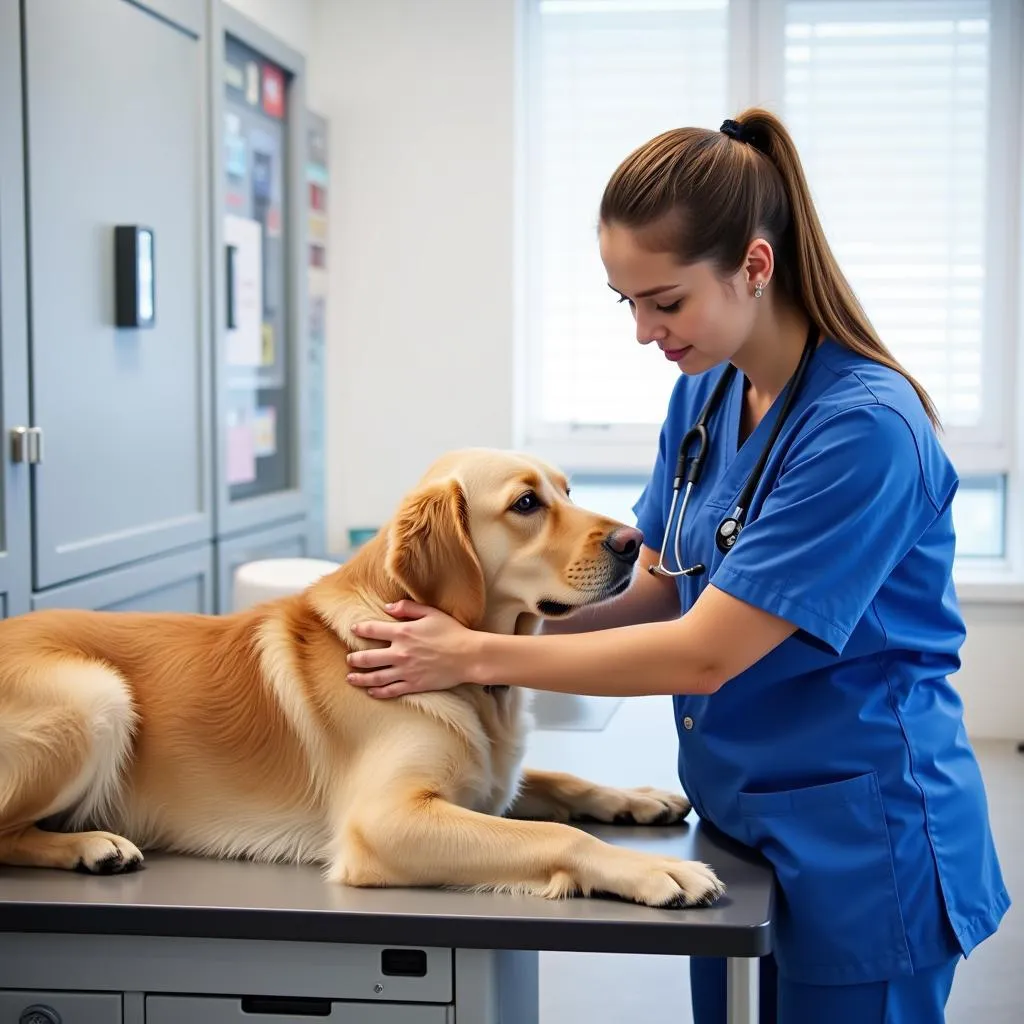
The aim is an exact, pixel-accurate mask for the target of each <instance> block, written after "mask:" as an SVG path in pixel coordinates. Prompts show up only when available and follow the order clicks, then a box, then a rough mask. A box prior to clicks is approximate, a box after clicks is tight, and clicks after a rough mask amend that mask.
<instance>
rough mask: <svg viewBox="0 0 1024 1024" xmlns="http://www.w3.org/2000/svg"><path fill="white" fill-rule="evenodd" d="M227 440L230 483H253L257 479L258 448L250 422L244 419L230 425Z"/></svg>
mask: <svg viewBox="0 0 1024 1024" xmlns="http://www.w3.org/2000/svg"><path fill="white" fill-rule="evenodd" d="M227 442H228V444H227V447H228V451H227V467H226V468H227V473H226V474H225V475H226V476H227V481H228V485H229V486H230V485H232V484H248V483H252V481H253V480H255V479H256V449H255V445H254V438H253V431H252V427H251V426H250V424H249V423H247V422H246V421H245V420H243V421H242V422H241V423H237V424H234V425H232V426H229V427H228V438H227Z"/></svg>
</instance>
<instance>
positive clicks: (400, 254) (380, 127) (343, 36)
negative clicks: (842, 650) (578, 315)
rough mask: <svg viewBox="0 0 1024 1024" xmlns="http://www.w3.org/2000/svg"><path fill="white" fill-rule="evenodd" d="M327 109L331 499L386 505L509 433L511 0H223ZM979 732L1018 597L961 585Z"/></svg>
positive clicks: (333, 518)
mask: <svg viewBox="0 0 1024 1024" xmlns="http://www.w3.org/2000/svg"><path fill="white" fill-rule="evenodd" d="M231 2H232V3H234V5H235V6H237V7H239V8H240V9H241V10H243V11H244V12H245V13H247V14H249V15H250V16H252V17H254V18H255V19H256V20H260V21H262V22H263V23H264V24H265V25H266V27H267V28H268V29H269V30H270V31H272V32H276V33H278V34H280V35H281V36H282V37H283V38H284V39H285V40H286V41H288V42H289V43H290V44H291V45H292V46H294V47H295V48H296V49H299V50H301V51H303V52H305V53H306V54H307V57H308V58H309V72H310V83H309V93H310V97H311V99H310V102H311V104H312V105H313V106H314V107H316V108H317V109H318V110H319V111H320V112H321V113H323V114H324V115H326V116H327V117H328V119H329V121H330V130H331V154H330V156H331V173H332V179H331V192H330V200H331V211H330V213H331V229H330V230H331V234H330V268H329V270H330V288H331V290H330V297H329V309H328V360H327V361H328V373H329V381H328V386H327V396H328V403H327V404H328V445H329V447H328V463H329V480H328V495H329V507H328V518H329V521H330V539H331V543H332V545H334V546H336V547H339V548H340V547H343V546H344V545H345V531H346V529H347V528H348V527H349V526H362V525H376V524H378V523H380V522H381V521H383V520H384V519H385V518H387V517H388V516H389V515H390V513H391V511H392V509H393V507H394V505H395V503H396V502H397V501H398V499H399V497H400V496H401V494H402V492H403V491H404V490H405V489H406V488H407V487H409V486H410V485H411V484H412V483H413V481H414V480H415V479H416V478H417V477H418V475H419V474H420V472H421V471H422V470H423V469H424V468H425V466H426V465H427V463H428V462H429V461H430V459H432V458H433V457H434V456H435V455H437V454H439V453H441V452H442V451H444V450H445V449H447V448H450V447H455V446H459V445H465V444H485V445H498V446H507V445H510V444H512V441H513V433H512V416H513V399H512V383H511V380H512V369H513V338H514V329H513V322H514V281H513V250H514V237H515V235H514V232H515V219H514V218H515V212H514V206H513V199H514V159H515V156H516V153H515V128H514V125H515V83H514V66H515V59H516V55H515V32H514V26H515V16H516V0H429V2H423V0H372V2H370V0H367V2H365V3H364V2H355V0H231ZM966 615H967V621H968V639H967V643H966V645H965V647H964V652H963V656H964V668H963V670H962V671H961V673H960V674H959V676H958V677H957V680H956V682H957V686H958V688H959V689H960V691H961V693H962V694H963V698H964V702H965V705H966V708H967V719H968V725H969V727H970V729H971V732H972V734H973V735H975V736H1002V737H1009V738H1016V739H1024V673H1022V672H1021V669H1020V662H1021V657H1020V653H1019V651H1020V647H1021V645H1022V641H1024V628H1022V627H1024V605H1021V604H1017V605H998V604H985V605H983V604H968V605H967V607H966Z"/></svg>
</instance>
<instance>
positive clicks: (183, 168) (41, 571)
mask: <svg viewBox="0 0 1024 1024" xmlns="http://www.w3.org/2000/svg"><path fill="white" fill-rule="evenodd" d="M200 10H201V5H200V4H198V3H197V2H196V0H177V2H172V0H162V2H161V3H160V4H159V5H158V10H156V11H154V10H151V9H150V8H149V7H148V6H147V5H146V4H145V3H134V2H132V3H129V2H127V0H35V2H33V3H29V4H25V5H23V17H24V62H25V116H26V159H27V166H28V168H29V181H28V185H29V188H28V203H27V227H28V240H29V245H28V251H29V268H30V278H29V296H30V317H31V320H30V322H31V325H32V327H31V339H30V344H31V354H32V377H31V392H32V409H33V412H34V415H35V419H36V422H37V424H38V425H39V426H40V427H41V428H42V430H43V432H44V443H45V461H44V462H43V464H42V465H40V466H38V467H37V469H36V472H35V480H34V484H33V501H34V514H35V530H34V535H35V586H36V588H37V589H42V588H46V587H50V586H52V585H54V584H57V583H61V582H64V581H66V580H71V579H75V578H78V577H82V576H85V575H87V574H89V573H94V572H97V571H99V570H104V569H108V568H110V567H112V566H115V565H119V564H123V563H125V562H128V561H131V560H134V559H139V558H144V557H147V556H150V555H155V554H158V553H160V552H162V551H166V550H168V549H169V548H173V547H180V546H182V545H185V544H189V543H193V542H196V541H199V540H204V539H209V538H210V536H211V535H212V530H213V516H212V501H211V500H210V498H211V493H210V492H211V468H212V466H211V458H210V449H211V445H210V443H209V432H210V424H209V415H208V409H209V400H210V396H209V364H210V355H209V353H210V342H209V318H208V316H207V299H206V291H207V286H206V283H205V282H206V281H207V280H208V270H209V263H208V251H209V247H208V245H207V244H206V234H207V206H208V191H207V190H206V189H204V188H203V187H202V182H203V177H204V170H205V166H206V156H207V135H208V129H207V123H206V116H207V115H206V110H207V103H206V99H205V97H206V90H205V86H204V83H205V76H206V54H205V46H204V41H205V32H204V28H205V26H204V25H203V24H202V23H201V21H197V20H196V14H197V13H198V12H199V11H200ZM118 225H140V226H144V227H146V228H148V229H150V230H151V231H152V240H153V260H152V280H153V292H154V294H153V308H154V322H153V324H152V326H149V327H139V328H134V327H118V326H117V322H116V319H115V274H114V265H115V264H114V229H115V227H116V226H118Z"/></svg>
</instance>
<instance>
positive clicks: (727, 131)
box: [718, 119, 757, 149]
mask: <svg viewBox="0 0 1024 1024" xmlns="http://www.w3.org/2000/svg"><path fill="white" fill-rule="evenodd" d="M718 130H719V131H720V132H721V133H722V134H723V135H728V136H729V138H730V139H735V140H736V141H737V142H745V143H747V144H748V145H750V146H753V145H754V136H753V133H752V132H751V131H750V130H749V129H747V128H744V127H743V125H741V124H740V123H739V121H732V120H728V119H727V120H725V121H723V122H722V127H721V128H719V129H718ZM754 148H755V149H756V148H757V147H756V146H755V147H754Z"/></svg>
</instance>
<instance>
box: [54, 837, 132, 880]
mask: <svg viewBox="0 0 1024 1024" xmlns="http://www.w3.org/2000/svg"><path fill="white" fill-rule="evenodd" d="M69 838H70V839H72V840H73V842H72V843H70V844H69V845H70V849H69V851H68V853H69V856H70V857H71V859H72V860H73V865H72V866H73V867H74V868H75V870H76V871H82V872H85V873H86V874H89V875H119V874H124V873H125V872H128V871H135V870H136V869H137V868H139V867H140V866H141V865H142V859H143V858H142V853H141V851H140V850H139V849H138V847H136V846H135V844H134V843H130V842H129V841H128V840H127V839H124V838H122V837H121V836H115V835H114V834H113V833H111V832H81V833H79V834H78V835H75V836H70V837H69Z"/></svg>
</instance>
